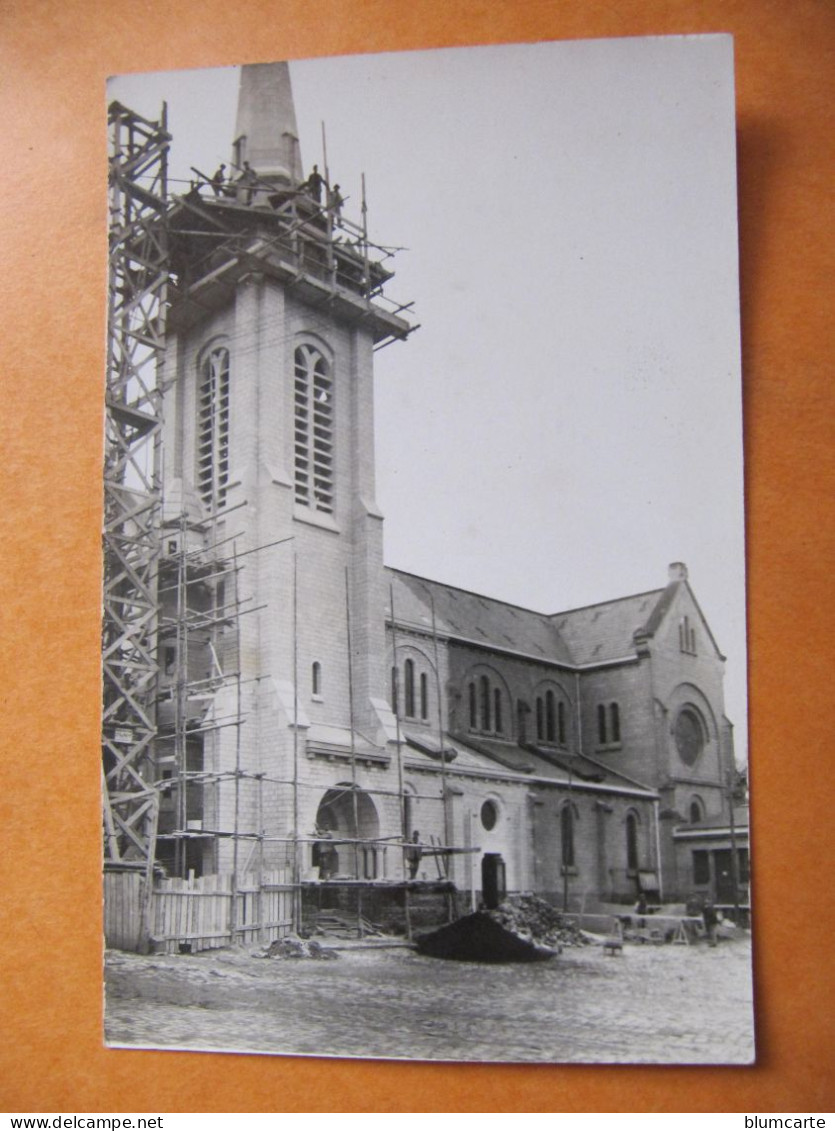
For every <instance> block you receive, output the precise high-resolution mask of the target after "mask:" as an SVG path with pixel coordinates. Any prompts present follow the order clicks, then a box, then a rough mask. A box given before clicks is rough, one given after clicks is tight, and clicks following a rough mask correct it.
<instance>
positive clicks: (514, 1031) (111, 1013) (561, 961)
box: [105, 939, 754, 1064]
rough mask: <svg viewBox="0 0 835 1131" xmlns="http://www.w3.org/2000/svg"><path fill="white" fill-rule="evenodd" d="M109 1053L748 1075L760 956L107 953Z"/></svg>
mask: <svg viewBox="0 0 835 1131" xmlns="http://www.w3.org/2000/svg"><path fill="white" fill-rule="evenodd" d="M105 1029H106V1040H107V1043H108V1044H110V1045H115V1046H127V1047H146V1048H147V1047H152V1048H178V1049H202V1050H227V1051H241V1052H246V1051H249V1052H270V1053H288V1054H306V1055H312V1054H322V1055H331V1056H364V1057H370V1058H381V1057H382V1058H404V1057H405V1058H420V1059H425V1060H488V1061H501V1060H505V1061H533V1062H536V1061H540V1062H562V1063H566V1062H585V1063H650V1064H722V1063H725V1064H747V1063H750V1062H751V1061H752V1060H753V1058H754V1042H753V1014H752V985H751V948H750V943H749V941H748V940H747V939H740V940H735V941H731V942H726V943H723V944H722V945H720V946H719V947H718V948H716V949H713V950H711V949H709V948H708V947H707V946H705V945H704V944H703V943H700V944H697V945H693V946H662V947H649V946H638V945H630V944H626V946H625V948H624V954H623V956H621V957H616V958H607V957H605V956H604V955H603V953H602V950H601V948H600V947H597V946H588V947H575V948H569V949H566V950H565V952H564V953H563V954H562V955H561V956H560V957H558V958H556V959H554V960H552V961H550V962H545V963H535V964H531V965H504V966H491V965H483V964H476V963H456V962H445V961H442V960H437V959H432V958H424V957H421V956H419V955H417V954H415V953H413V952H412V951H410V950H407V949H401V950H377V951H369V950H348V951H342V952H340V955H339V960H338V961H333V962H316V961H310V960H289V961H281V960H277V959H259V958H254V957H252V956H251V955H250V954H249V953H248V952H247V951H244V950H238V951H232V950H227V951H215V952H211V953H208V954H203V955H196V956H191V955H183V956H156V957H141V956H138V955H133V954H123V953H117V952H110V953H109V954H108V960H107V1003H106V1024H105Z"/></svg>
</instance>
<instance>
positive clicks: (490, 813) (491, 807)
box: [481, 801, 499, 833]
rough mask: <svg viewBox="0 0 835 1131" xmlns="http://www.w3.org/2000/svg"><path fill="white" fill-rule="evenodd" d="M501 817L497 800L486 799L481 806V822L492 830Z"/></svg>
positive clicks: (488, 829)
mask: <svg viewBox="0 0 835 1131" xmlns="http://www.w3.org/2000/svg"><path fill="white" fill-rule="evenodd" d="M498 819H499V807H498V805H497V804H496V802H495V801H485V802H484V804H483V805H482V807H481V823H482V825H484V827H485V829H486V830H487V831H488V833H489V832H490V830H491V829H494V828H495V827H496V822H497V821H498Z"/></svg>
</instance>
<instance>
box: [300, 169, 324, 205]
mask: <svg viewBox="0 0 835 1131" xmlns="http://www.w3.org/2000/svg"><path fill="white" fill-rule="evenodd" d="M324 185H325V178H324V177H323V176H322V174H321V173H320V172H319V166H318V165H314V166H313V172H312V173H311V174H310V176H309V177H308V178H307V180H306V181H305V182H304V184H303V185H302V188H305V189H307V191H308V194H309V195H310V198H311V200H315V201H316V203H317V204H321V203H322V189H323V188H324Z"/></svg>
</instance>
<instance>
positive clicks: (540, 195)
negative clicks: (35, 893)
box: [102, 35, 755, 1065]
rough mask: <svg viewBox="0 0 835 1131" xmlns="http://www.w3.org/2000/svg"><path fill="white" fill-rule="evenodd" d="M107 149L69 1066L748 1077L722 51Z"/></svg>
mask: <svg viewBox="0 0 835 1131" xmlns="http://www.w3.org/2000/svg"><path fill="white" fill-rule="evenodd" d="M107 130H108V135H107V140H108V145H109V183H108V188H107V192H108V226H109V249H110V251H109V257H110V258H109V283H108V319H107V373H106V380H105V382H104V386H105V390H106V391H105V401H106V406H105V450H104V590H103V629H102V649H103V668H102V671H103V724H102V744H103V767H102V809H103V847H104V911H103V932H104V941H105V947H106V951H105V1008H104V1030H105V1031H104V1040H105V1042H106V1044H107V1045H108V1046H109V1047H111V1048H116V1049H119V1048H131V1049H136V1048H153V1049H172V1050H196V1051H203V1050H205V1051H222V1052H235V1053H261V1054H284V1055H309V1056H322V1057H363V1058H377V1059H380V1058H386V1059H389V1058H390V1059H406V1060H409V1059H414V1060H428V1061H482V1062H529V1063H556V1064H563V1063H583V1064H590V1065H595V1064H600V1065H603V1064H678V1065H687V1064H703V1065H706V1064H732V1065H745V1064H751V1063H753V1062H754V1060H755V1040H754V1001H753V981H752V966H751V945H752V907H751V899H750V874H751V867H752V864H751V854H750V850H749V835H748V833H749V827H748V771H747V767H748V743H747V727H746V715H747V702H746V635H745V546H744V506H743V459H742V455H743V447H742V438H743V421H742V393H741V363H740V330H739V278H738V234H737V197H736V132H735V113H734V59H733V41H732V39H731V37H730V36H727V35H700V36H661V37H652V38H639V37H636V38H631V39H608V40H606V39H601V40H586V41H583V40H576V41H565V42H543V43H536V44H526V45H521V44H520V45H504V46H493V47H468V48H444V49H435V50H431V51H415V52H404V53H398V54H384V55H354V56H345V57H333V58H320V59H308V60H292V61H289V62H287V61H276V62H269V61H257V62H248V63H243V64H242V65H241V66H240V67H224V68H218V69H209V70H191V71H177V72H159V73H142V74H126V75H120V76H116V77H114V78H113V79H111V81H110V82H109V83H108V89H107ZM102 132H103V133H104V130H103V131H102ZM104 191H105V189H104V186H102V193H104Z"/></svg>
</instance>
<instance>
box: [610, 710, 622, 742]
mask: <svg viewBox="0 0 835 1131" xmlns="http://www.w3.org/2000/svg"><path fill="white" fill-rule="evenodd" d="M609 719H610V721H611V723H612V728H611V729H612V739H611V740H612V742H620V707H618V705H617V703H610V705H609Z"/></svg>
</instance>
